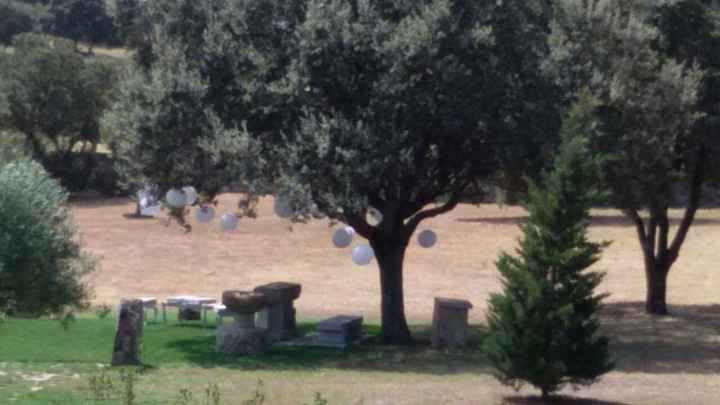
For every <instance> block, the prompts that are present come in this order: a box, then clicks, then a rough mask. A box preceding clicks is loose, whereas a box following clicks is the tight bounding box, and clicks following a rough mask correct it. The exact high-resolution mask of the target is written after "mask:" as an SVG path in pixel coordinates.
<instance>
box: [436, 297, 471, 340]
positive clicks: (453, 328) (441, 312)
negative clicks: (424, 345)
mask: <svg viewBox="0 0 720 405" xmlns="http://www.w3.org/2000/svg"><path fill="white" fill-rule="evenodd" d="M470 308H472V304H471V303H470V302H469V301H466V300H457V299H450V298H435V309H434V311H433V326H432V333H431V336H430V340H431V343H432V347H433V348H434V349H447V348H462V347H465V346H466V345H467V329H468V311H469V310H470Z"/></svg>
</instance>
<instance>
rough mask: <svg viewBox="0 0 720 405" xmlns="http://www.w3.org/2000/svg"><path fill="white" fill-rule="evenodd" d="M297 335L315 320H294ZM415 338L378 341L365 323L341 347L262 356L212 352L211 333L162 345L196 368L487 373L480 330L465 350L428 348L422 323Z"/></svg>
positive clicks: (285, 349) (279, 349)
mask: <svg viewBox="0 0 720 405" xmlns="http://www.w3.org/2000/svg"><path fill="white" fill-rule="evenodd" d="M298 326H299V329H300V331H301V333H302V334H306V333H309V332H312V331H314V330H315V326H316V324H315V323H301V324H299V325H298ZM412 329H413V336H414V337H415V338H416V342H415V344H414V345H411V346H388V345H383V344H381V342H380V338H379V336H380V328H379V326H377V325H366V326H365V327H364V332H365V334H367V335H369V339H367V340H365V341H364V342H363V343H362V344H356V345H352V346H349V347H348V348H346V349H335V348H327V347H311V346H288V345H282V344H275V345H273V346H272V347H271V348H270V350H269V351H268V352H266V353H264V354H261V355H255V356H239V357H230V356H226V355H223V354H220V353H216V352H215V335H214V334H212V335H206V336H196V337H193V338H188V339H177V340H173V341H170V342H167V343H166V346H167V347H166V348H167V349H172V350H174V351H178V352H181V353H182V354H183V359H184V360H185V361H187V362H189V363H192V364H194V365H196V366H199V367H205V368H212V367H225V368H236V369H247V370H257V369H272V370H293V369H308V368H330V369H335V368H336V369H346V370H348V369H349V370H355V371H389V372H413V373H425V374H436V375H447V374H456V373H468V372H474V373H480V372H487V371H488V370H489V369H488V364H487V362H486V360H485V358H484V356H483V355H482V354H481V351H480V350H479V346H480V344H481V341H482V337H483V336H484V334H485V330H484V329H483V328H482V327H480V326H471V327H470V335H469V344H468V347H467V348H466V349H462V350H451V351H438V350H433V349H432V348H431V347H430V339H429V330H428V327H427V326H416V327H413V328H412Z"/></svg>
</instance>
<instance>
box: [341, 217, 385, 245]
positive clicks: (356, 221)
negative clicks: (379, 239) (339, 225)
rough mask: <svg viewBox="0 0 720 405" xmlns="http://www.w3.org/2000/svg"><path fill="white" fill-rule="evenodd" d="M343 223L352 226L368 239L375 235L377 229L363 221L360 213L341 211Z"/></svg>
mask: <svg viewBox="0 0 720 405" xmlns="http://www.w3.org/2000/svg"><path fill="white" fill-rule="evenodd" d="M343 217H344V218H345V223H346V224H348V225H350V226H352V227H353V229H355V232H357V233H358V234H359V235H360V236H362V237H363V238H365V239H367V240H370V239H372V238H374V237H375V235H376V233H377V229H376V228H375V227H373V226H371V225H370V224H368V223H367V221H365V219H363V218H362V217H361V216H360V215H355V214H347V213H343Z"/></svg>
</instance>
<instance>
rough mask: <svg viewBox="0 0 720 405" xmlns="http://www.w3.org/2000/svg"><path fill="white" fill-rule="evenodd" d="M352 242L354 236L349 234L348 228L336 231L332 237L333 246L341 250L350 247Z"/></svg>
mask: <svg viewBox="0 0 720 405" xmlns="http://www.w3.org/2000/svg"><path fill="white" fill-rule="evenodd" d="M352 240H353V235H352V234H351V233H350V232H348V231H347V229H346V228H340V229H338V230H336V231H335V233H333V236H332V241H333V245H335V247H337V248H340V249H342V248H346V247H348V246H350V244H351V243H352Z"/></svg>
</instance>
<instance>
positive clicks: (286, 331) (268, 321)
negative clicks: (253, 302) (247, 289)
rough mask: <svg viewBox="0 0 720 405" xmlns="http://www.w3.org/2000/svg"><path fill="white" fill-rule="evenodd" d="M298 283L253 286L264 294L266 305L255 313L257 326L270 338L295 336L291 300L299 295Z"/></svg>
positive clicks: (295, 327)
mask: <svg viewBox="0 0 720 405" xmlns="http://www.w3.org/2000/svg"><path fill="white" fill-rule="evenodd" d="M301 289H302V286H301V285H300V284H294V283H286V282H277V283H270V284H265V285H261V286H258V287H255V292H257V293H261V294H263V295H265V297H266V298H267V302H268V306H267V307H266V308H264V309H262V310H261V311H260V312H259V313H258V315H257V326H258V327H259V328H263V329H265V330H267V332H268V335H269V337H270V338H271V339H272V340H287V339H291V338H294V337H295V336H297V325H296V320H295V307H294V305H293V301H295V300H296V299H297V298H298V297H300V292H301Z"/></svg>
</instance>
